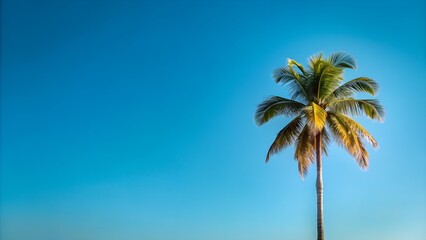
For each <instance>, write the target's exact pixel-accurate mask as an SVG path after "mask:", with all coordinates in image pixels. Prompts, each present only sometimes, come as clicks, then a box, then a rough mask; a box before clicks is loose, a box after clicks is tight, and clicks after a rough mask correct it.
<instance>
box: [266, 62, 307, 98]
mask: <svg viewBox="0 0 426 240" xmlns="http://www.w3.org/2000/svg"><path fill="white" fill-rule="evenodd" d="M272 78H273V79H274V81H275V82H276V83H282V84H283V85H287V86H288V88H289V89H290V96H291V98H292V99H295V100H303V101H308V100H309V99H308V94H307V92H306V86H305V85H306V84H305V80H306V78H305V77H304V76H303V75H299V74H297V73H296V72H295V71H294V70H293V69H292V68H290V67H280V68H277V69H275V70H274V71H273V73H272Z"/></svg>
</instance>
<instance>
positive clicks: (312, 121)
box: [303, 102, 327, 134]
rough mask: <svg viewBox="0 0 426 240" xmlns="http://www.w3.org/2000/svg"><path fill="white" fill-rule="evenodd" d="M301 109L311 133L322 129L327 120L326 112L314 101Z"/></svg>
mask: <svg viewBox="0 0 426 240" xmlns="http://www.w3.org/2000/svg"><path fill="white" fill-rule="evenodd" d="M303 111H304V114H305V117H306V123H307V125H308V126H309V130H310V131H311V133H312V134H316V133H318V132H320V131H322V130H323V128H324V126H325V123H326V120H327V112H326V111H325V110H324V109H323V108H322V107H321V106H319V105H317V104H316V103H314V102H311V104H310V105H309V106H306V107H305V108H304V109H303Z"/></svg>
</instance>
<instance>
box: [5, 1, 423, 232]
mask: <svg viewBox="0 0 426 240" xmlns="http://www.w3.org/2000/svg"><path fill="white" fill-rule="evenodd" d="M1 4H2V6H1V172H0V173H1V176H0V180H1V182H0V184H1V185H0V186H1V188H0V191H1V195H0V200H1V201H0V217H1V218H0V220H1V229H0V230H1V236H0V238H1V239H2V240H28V239H31V240H76V239H78V240H80V239H81V240H85V239H88V240H89V239H91V240H97V239H99V240H118V239H120V240H122V239H126V240H127V239H128V240H136V239H144V240H181V239H182V240H200V239H203V240H218V239H230V240H231V239H232V240H240V239H241V240H254V239H256V240H257V239H268V240H275V239H286V240H293V239H294V240H300V239H314V238H315V236H316V212H315V211H316V209H315V201H316V200H315V174H314V171H313V170H314V169H313V168H311V169H310V172H309V173H308V176H307V178H306V179H305V180H304V181H302V180H301V179H300V177H299V176H298V172H297V164H296V162H295V161H294V160H293V157H292V156H293V152H292V150H293V149H292V148H290V149H288V150H287V151H284V152H283V153H281V154H278V155H276V156H274V157H273V158H272V159H271V162H270V164H268V165H265V163H264V157H265V154H266V151H267V149H268V147H269V145H270V143H271V142H272V140H273V139H274V137H275V135H276V133H277V132H278V131H279V129H280V127H282V126H283V124H285V123H286V121H287V119H285V118H278V119H276V120H274V121H272V122H270V123H269V124H267V125H265V126H263V127H260V128H259V127H257V126H256V125H255V124H254V120H253V115H254V111H255V108H256V105H257V104H258V103H259V102H260V101H261V100H263V99H264V98H265V97H267V96H269V95H273V94H274V95H281V96H288V95H287V90H286V89H285V88H283V87H282V86H279V85H277V84H274V82H273V81H272V79H271V72H272V71H273V70H274V69H275V68H277V67H279V66H281V65H283V64H284V62H285V60H286V58H287V57H291V58H294V59H296V60H298V61H300V62H303V63H305V62H306V59H307V57H309V56H310V55H312V54H314V53H317V52H324V53H325V54H329V53H331V52H334V51H347V52H349V53H351V54H352V55H353V56H354V57H355V58H356V59H357V61H358V69H357V70H355V71H347V72H346V73H345V77H346V78H347V79H350V78H354V77H357V76H369V77H372V78H374V79H375V80H377V81H378V82H379V83H380V85H381V90H380V93H379V95H378V98H379V99H380V100H381V102H382V103H383V105H384V106H385V108H386V113H387V114H386V121H385V122H384V123H383V124H380V123H376V122H371V121H369V120H366V119H360V122H361V123H362V124H364V125H365V127H366V128H367V129H369V130H370V131H371V133H372V134H373V135H375V136H376V138H377V140H378V141H379V143H380V145H381V147H380V149H379V150H378V151H374V150H372V149H371V148H369V149H370V150H371V165H370V168H369V170H368V171H361V170H360V169H359V168H358V167H357V165H356V163H355V162H354V161H353V160H352V159H351V158H350V157H349V155H347V154H346V153H345V152H344V151H343V150H341V149H340V148H338V147H337V146H335V145H332V146H331V154H330V155H329V157H328V158H327V159H326V160H325V162H324V184H325V190H324V192H325V193H324V194H325V196H324V201H325V202H324V210H325V230H326V237H327V239H329V240H332V239H336V240H340V239H345V240H355V239H363V240H369V239H371V240H373V239H374V240H377V239H386V240H401V239H410V240H423V239H426V161H425V159H426V157H425V156H426V144H425V143H426V140H425V137H424V136H425V135H426V130H425V126H424V124H425V122H424V119H425V118H426V112H425V111H424V109H425V107H424V105H425V104H426V101H425V100H426V96H425V88H426V83H425V80H426V70H425V67H426V46H425V42H426V6H425V2H424V1H421V0H419V1H414V0H408V1H378V2H370V1H356V2H348V1H346V2H345V1H338V2H324V1H321V2H316V1H287V2H286V1H233V0H231V1H211V2H202V1H191V0H187V1H22V0H13V1H12V0H3V1H2V2H1Z"/></svg>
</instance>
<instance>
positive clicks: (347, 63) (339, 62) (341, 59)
mask: <svg viewBox="0 0 426 240" xmlns="http://www.w3.org/2000/svg"><path fill="white" fill-rule="evenodd" d="M328 61H329V62H330V63H332V64H333V65H334V66H336V67H340V68H350V69H355V68H356V62H355V59H354V58H353V57H352V56H351V55H350V54H347V53H344V52H337V53H333V54H331V55H330V57H329V58H328Z"/></svg>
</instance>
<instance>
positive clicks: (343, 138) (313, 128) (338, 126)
mask: <svg viewBox="0 0 426 240" xmlns="http://www.w3.org/2000/svg"><path fill="white" fill-rule="evenodd" d="M345 68H350V69H355V68H356V63H355V60H354V59H353V58H352V57H351V56H350V55H349V54H346V53H341V52H339V53H333V54H331V55H330V56H329V57H323V55H322V54H318V55H314V56H312V57H310V58H309V66H307V67H303V66H302V65H301V64H299V63H298V62H296V61H295V60H292V59H288V63H287V66H284V67H280V68H278V69H276V70H275V71H274V72H273V78H274V80H275V82H276V83H282V84H284V85H287V86H288V87H289V88H290V95H291V99H287V98H282V97H279V96H271V97H269V98H268V99H266V100H264V101H263V102H262V103H261V104H259V105H258V107H257V110H256V114H255V121H256V123H257V124H258V125H262V124H264V123H266V122H268V121H269V120H270V119H272V118H274V117H275V116H278V115H285V116H287V117H294V118H293V120H291V121H290V122H289V123H288V124H287V125H286V126H285V127H284V128H283V129H281V131H280V132H279V133H278V134H277V137H276V138H275V140H274V142H273V143H272V145H271V147H270V148H269V151H268V153H267V155H266V162H268V161H269V158H270V156H271V155H272V154H275V153H277V152H279V151H281V150H283V149H284V148H286V147H287V146H289V145H292V144H295V153H294V157H295V159H296V160H297V162H298V168H299V173H300V175H301V177H302V178H303V176H305V175H306V173H307V170H308V167H309V165H310V164H312V163H314V162H315V160H316V165H317V180H316V192H317V235H318V238H317V239H318V240H323V239H324V224H323V181H322V159H321V156H322V152H324V153H325V154H327V145H328V144H329V142H330V135H332V136H333V138H334V140H335V141H336V142H337V143H338V144H339V145H341V146H342V147H344V148H345V149H346V150H347V151H348V152H349V154H350V155H352V156H353V158H354V159H355V160H356V162H357V163H358V164H359V166H360V167H361V168H363V169H366V168H367V167H368V152H367V150H366V148H365V144H364V141H366V142H368V143H370V144H371V145H372V146H373V147H374V148H377V147H378V143H377V141H376V140H375V139H374V138H373V137H372V136H371V135H370V133H368V132H367V130H365V129H364V128H363V127H362V126H361V125H360V124H358V123H357V122H356V121H354V120H353V119H352V118H350V117H349V116H348V115H353V116H358V115H365V116H367V117H369V118H371V119H374V120H379V121H382V119H383V115H384V110H383V107H382V106H381V105H380V103H379V102H378V101H377V100H374V99H354V98H353V94H354V93H358V92H363V93H369V94H371V95H375V94H376V93H377V90H378V84H377V83H376V82H375V81H374V80H373V79H370V78H367V77H359V78H355V79H353V80H350V81H347V82H346V83H343V84H342V80H343V77H342V74H343V71H344V69H345ZM363 140H364V141H363Z"/></svg>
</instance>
